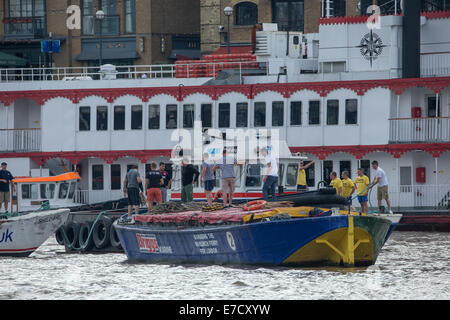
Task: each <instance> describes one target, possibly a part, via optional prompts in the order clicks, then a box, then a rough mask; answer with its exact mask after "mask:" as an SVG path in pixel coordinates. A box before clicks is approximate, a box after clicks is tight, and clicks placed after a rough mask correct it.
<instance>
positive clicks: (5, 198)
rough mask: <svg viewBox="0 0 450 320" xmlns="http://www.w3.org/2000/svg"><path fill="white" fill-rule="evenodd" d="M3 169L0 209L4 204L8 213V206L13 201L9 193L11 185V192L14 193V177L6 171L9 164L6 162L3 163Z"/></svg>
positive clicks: (0, 184)
mask: <svg viewBox="0 0 450 320" xmlns="http://www.w3.org/2000/svg"><path fill="white" fill-rule="evenodd" d="M1 166H2V168H1V170H0V209H1V205H2V203H4V206H5V212H6V213H8V204H9V200H10V199H11V194H10V192H9V190H10V189H9V185H10V184H11V191H13V192H14V185H13V184H12V180H13V179H14V177H13V176H12V174H11V172H9V171H8V170H6V167H7V164H6V162H3V163H2V165H1Z"/></svg>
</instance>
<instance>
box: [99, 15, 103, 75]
mask: <svg viewBox="0 0 450 320" xmlns="http://www.w3.org/2000/svg"><path fill="white" fill-rule="evenodd" d="M99 62H100V67H101V66H102V64H103V20H102V19H100V59H99Z"/></svg>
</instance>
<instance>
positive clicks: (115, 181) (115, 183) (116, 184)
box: [111, 164, 121, 190]
mask: <svg viewBox="0 0 450 320" xmlns="http://www.w3.org/2000/svg"><path fill="white" fill-rule="evenodd" d="M120 178H121V175H120V164H112V165H111V190H120V187H121V181H120Z"/></svg>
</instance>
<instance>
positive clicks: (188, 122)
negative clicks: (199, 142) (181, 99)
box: [183, 104, 195, 129]
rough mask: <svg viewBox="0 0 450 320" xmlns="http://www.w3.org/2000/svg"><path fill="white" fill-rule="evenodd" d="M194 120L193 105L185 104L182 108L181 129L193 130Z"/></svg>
mask: <svg viewBox="0 0 450 320" xmlns="http://www.w3.org/2000/svg"><path fill="white" fill-rule="evenodd" d="M194 119H195V105H193V104H185V105H184V106H183V128H187V129H189V128H193V127H194Z"/></svg>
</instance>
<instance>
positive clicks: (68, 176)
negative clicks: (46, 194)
mask: <svg viewBox="0 0 450 320" xmlns="http://www.w3.org/2000/svg"><path fill="white" fill-rule="evenodd" d="M80 179H81V177H80V175H79V174H78V173H77V172H68V173H64V174H61V175H59V176H52V177H37V178H24V179H14V180H13V181H14V182H16V183H32V182H35V183H38V182H42V183H44V182H62V181H68V180H80Z"/></svg>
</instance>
